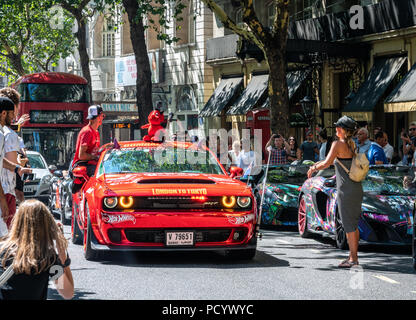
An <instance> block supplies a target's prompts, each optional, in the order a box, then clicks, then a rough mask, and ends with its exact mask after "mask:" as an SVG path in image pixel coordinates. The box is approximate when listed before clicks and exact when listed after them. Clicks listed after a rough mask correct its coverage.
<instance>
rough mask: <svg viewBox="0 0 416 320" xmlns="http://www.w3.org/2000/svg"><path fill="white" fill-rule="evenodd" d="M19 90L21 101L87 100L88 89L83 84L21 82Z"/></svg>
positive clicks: (70, 101)
mask: <svg viewBox="0 0 416 320" xmlns="http://www.w3.org/2000/svg"><path fill="white" fill-rule="evenodd" d="M19 92H20V94H21V95H22V96H21V102H66V103H88V102H89V90H88V87H87V85H84V84H57V83H23V84H20V87H19Z"/></svg>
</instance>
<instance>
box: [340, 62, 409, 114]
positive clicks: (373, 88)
mask: <svg viewBox="0 0 416 320" xmlns="http://www.w3.org/2000/svg"><path fill="white" fill-rule="evenodd" d="M405 61H406V57H395V58H378V59H375V60H374V65H373V67H372V68H371V70H370V73H369V74H368V76H367V79H366V80H365V82H364V83H363V84H362V85H361V87H360V89H358V92H357V94H356V95H355V97H354V98H353V99H352V101H351V102H350V103H349V104H348V105H347V106H345V108H344V110H343V112H369V111H373V110H374V107H375V106H376V104H377V103H378V101H379V100H380V98H381V96H382V95H383V94H384V93H385V91H386V89H387V87H388V86H389V84H390V83H391V81H392V80H393V79H394V77H395V76H396V74H397V72H398V71H399V70H400V68H401V67H402V65H403V63H404V62H405Z"/></svg>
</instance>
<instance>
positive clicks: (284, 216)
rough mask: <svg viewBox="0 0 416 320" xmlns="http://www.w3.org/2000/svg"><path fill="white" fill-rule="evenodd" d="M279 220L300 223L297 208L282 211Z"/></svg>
mask: <svg viewBox="0 0 416 320" xmlns="http://www.w3.org/2000/svg"><path fill="white" fill-rule="evenodd" d="M278 220H280V221H285V222H298V210H297V209H295V208H285V209H283V210H282V213H281V214H280V216H279V217H278Z"/></svg>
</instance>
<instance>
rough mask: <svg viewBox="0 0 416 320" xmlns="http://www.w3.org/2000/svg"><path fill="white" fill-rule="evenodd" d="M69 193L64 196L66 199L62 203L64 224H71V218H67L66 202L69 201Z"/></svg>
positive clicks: (62, 220)
mask: <svg viewBox="0 0 416 320" xmlns="http://www.w3.org/2000/svg"><path fill="white" fill-rule="evenodd" d="M68 200H69V199H68V195H65V196H64V201H62V202H63V203H62V205H61V222H62V224H63V225H70V224H71V220H70V219H67V218H66V202H67V201H68Z"/></svg>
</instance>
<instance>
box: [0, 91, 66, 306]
mask: <svg viewBox="0 0 416 320" xmlns="http://www.w3.org/2000/svg"><path fill="white" fill-rule="evenodd" d="M19 102H20V94H19V93H18V92H17V91H16V90H14V89H12V88H3V89H1V90H0V181H1V183H0V211H1V212H0V299H6V300H7V299H25V300H27V299H36V300H38V299H46V298H47V292H48V283H49V277H50V276H53V275H54V274H53V273H54V272H55V273H56V272H57V271H58V270H56V268H55V270H54V271H51V270H52V268H53V267H54V266H59V267H61V268H62V269H63V272H62V274H63V276H62V277H60V280H61V282H60V286H59V287H58V288H57V289H58V292H59V293H60V294H61V295H62V296H63V297H64V298H71V297H72V296H73V292H74V285H73V280H72V275H71V270H70V268H69V264H70V259H69V257H68V254H67V252H66V248H67V240H66V239H65V238H64V235H63V230H62V228H60V227H59V225H58V224H57V223H56V222H55V220H54V218H53V216H52V214H51V213H50V211H49V209H48V208H47V207H46V206H45V205H44V204H42V203H41V202H39V201H38V200H29V201H24V196H23V180H22V176H23V174H30V173H31V169H30V168H25V165H26V163H27V160H28V159H27V157H26V153H25V146H24V142H23V140H22V139H21V138H20V137H19V135H18V134H17V133H16V131H15V130H16V126H17V128H18V126H19V125H21V124H23V123H24V122H26V121H28V120H29V116H28V115H23V116H22V117H21V118H20V119H18V120H17V121H16V116H17V115H18V111H19ZM16 200H18V201H16ZM17 205H19V208H18V210H17V212H16V209H17Z"/></svg>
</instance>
